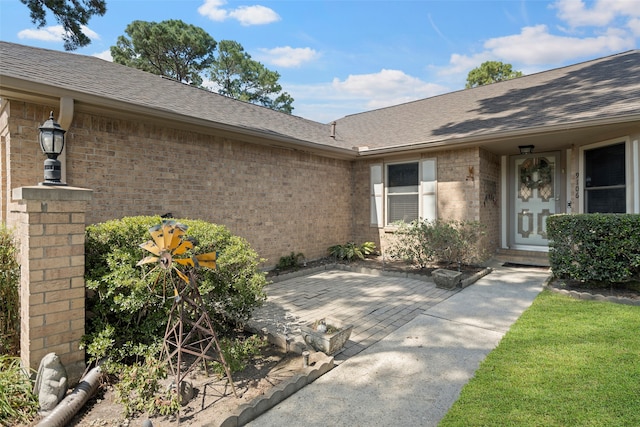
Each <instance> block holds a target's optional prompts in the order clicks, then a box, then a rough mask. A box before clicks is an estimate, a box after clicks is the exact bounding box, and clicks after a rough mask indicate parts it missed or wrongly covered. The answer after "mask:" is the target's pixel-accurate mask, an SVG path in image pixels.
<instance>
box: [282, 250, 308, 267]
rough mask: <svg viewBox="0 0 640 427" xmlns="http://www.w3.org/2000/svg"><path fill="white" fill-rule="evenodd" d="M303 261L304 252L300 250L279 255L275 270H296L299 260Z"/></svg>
mask: <svg viewBox="0 0 640 427" xmlns="http://www.w3.org/2000/svg"><path fill="white" fill-rule="evenodd" d="M301 260H302V261H304V254H303V253H302V252H299V253H297V254H296V253H295V252H291V255H285V256H282V257H280V260H279V261H278V264H277V265H276V270H297V269H298V267H299V266H300V261H301Z"/></svg>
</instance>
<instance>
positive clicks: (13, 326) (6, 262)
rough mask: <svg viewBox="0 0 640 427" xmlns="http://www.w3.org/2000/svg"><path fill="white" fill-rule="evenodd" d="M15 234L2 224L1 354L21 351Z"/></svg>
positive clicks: (18, 271)
mask: <svg viewBox="0 0 640 427" xmlns="http://www.w3.org/2000/svg"><path fill="white" fill-rule="evenodd" d="M17 251H18V249H17V245H16V242H15V240H14V237H13V234H12V233H11V231H10V230H9V229H7V228H6V226H5V225H4V224H0V354H8V355H13V356H15V355H18V353H19V351H20V266H19V265H18V259H17Z"/></svg>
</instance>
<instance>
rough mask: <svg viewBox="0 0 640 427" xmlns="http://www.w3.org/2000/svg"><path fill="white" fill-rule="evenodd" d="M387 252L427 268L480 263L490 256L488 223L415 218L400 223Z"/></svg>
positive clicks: (393, 256)
mask: <svg viewBox="0 0 640 427" xmlns="http://www.w3.org/2000/svg"><path fill="white" fill-rule="evenodd" d="M396 225H397V227H398V229H397V231H396V232H395V233H394V235H393V237H392V241H391V243H390V245H389V249H388V250H387V254H388V255H389V256H390V257H392V258H398V259H401V260H404V261H406V262H409V263H412V264H416V265H418V266H419V267H420V268H426V267H428V266H431V265H434V264H446V265H449V264H456V265H457V266H458V267H460V266H462V265H472V264H477V263H479V262H481V261H483V260H485V259H486V252H485V251H484V249H483V247H482V242H481V240H482V237H483V236H484V234H485V232H484V226H483V225H482V224H480V223H479V222H477V221H445V220H435V221H427V220H425V221H413V222H411V223H409V224H407V223H404V222H401V223H398V224H396Z"/></svg>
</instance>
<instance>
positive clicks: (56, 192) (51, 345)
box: [9, 186, 93, 384]
mask: <svg viewBox="0 0 640 427" xmlns="http://www.w3.org/2000/svg"><path fill="white" fill-rule="evenodd" d="M12 195H13V203H11V213H10V216H9V219H10V221H11V224H10V225H12V226H13V227H14V228H15V230H16V237H17V238H18V239H19V244H20V260H19V262H20V271H21V279H20V304H21V323H20V356H21V358H22V365H23V366H24V367H29V368H31V369H35V370H37V369H38V366H39V364H40V360H41V359H42V358H43V357H44V356H45V355H46V354H47V353H51V352H54V353H56V354H58V356H60V359H61V360H62V363H63V364H64V366H65V368H66V369H67V373H68V375H69V381H70V382H71V383H72V384H74V383H76V382H78V380H79V379H80V377H81V375H82V373H83V372H84V369H85V363H84V356H85V355H84V350H80V349H79V348H78V347H79V343H80V338H81V337H82V335H83V334H84V321H85V319H84V317H85V307H84V301H85V287H84V233H85V211H86V209H87V205H88V202H89V201H90V200H91V198H92V195H93V191H92V190H87V189H83V188H74V187H64V186H33V187H20V188H14V189H13V194H12Z"/></svg>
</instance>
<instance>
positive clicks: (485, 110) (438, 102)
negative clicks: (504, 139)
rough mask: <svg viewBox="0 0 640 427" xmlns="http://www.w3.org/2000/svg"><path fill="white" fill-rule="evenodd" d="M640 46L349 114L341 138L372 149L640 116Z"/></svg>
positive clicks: (340, 124)
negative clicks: (598, 57)
mask: <svg viewBox="0 0 640 427" xmlns="http://www.w3.org/2000/svg"><path fill="white" fill-rule="evenodd" d="M639 113H640V51H639V50H633V51H629V52H625V53H620V54H617V55H613V56H609V57H605V58H601V59H597V60H593V61H589V62H584V63H580V64H576V65H572V66H568V67H563V68H558V69H554V70H550V71H545V72H541V73H537V74H532V75H528V76H524V77H520V78H516V79H513V80H507V81H504V82H500V83H494V84H490V85H485V86H480V87H476V88H474V89H466V90H461V91H458V92H453V93H448V94H444V95H440V96H435V97H432V98H427V99H423V100H419V101H414V102H409V103H406V104H401V105H397V106H393V107H388V108H382V109H379V110H374V111H369V112H365V113H361V114H355V115H351V116H347V117H345V118H342V119H340V120H337V122H336V134H337V137H338V140H347V141H349V142H350V143H351V144H352V145H354V146H367V147H369V148H370V149H375V148H388V147H392V146H405V147H406V146H412V145H416V144H422V145H423V146H428V145H429V144H430V143H436V142H440V141H455V140H460V139H473V138H481V137H485V136H492V135H500V134H504V133H509V132H511V133H514V132H523V131H527V130H531V131H532V132H534V131H535V132H540V131H543V130H544V129H545V128H549V127H554V126H558V125H561V126H565V127H569V126H579V125H580V124H586V123H592V122H594V121H601V122H602V121H606V120H616V121H624V120H629V121H631V120H635V121H637V120H639V119H640V116H639Z"/></svg>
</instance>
